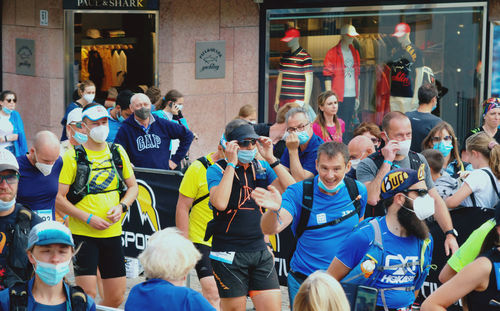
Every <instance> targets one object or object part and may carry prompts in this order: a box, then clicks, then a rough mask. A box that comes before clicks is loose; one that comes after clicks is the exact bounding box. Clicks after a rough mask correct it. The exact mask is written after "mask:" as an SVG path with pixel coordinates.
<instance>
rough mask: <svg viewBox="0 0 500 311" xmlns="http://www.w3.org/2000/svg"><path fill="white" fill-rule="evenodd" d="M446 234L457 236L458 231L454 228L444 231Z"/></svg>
mask: <svg viewBox="0 0 500 311" xmlns="http://www.w3.org/2000/svg"><path fill="white" fill-rule="evenodd" d="M448 234H453V235H454V236H455V238H458V232H457V230H456V229H455V228H453V229H451V230H448V231H446V232H445V233H444V235H445V236H447V235H448Z"/></svg>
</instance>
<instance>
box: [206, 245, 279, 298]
mask: <svg viewBox="0 0 500 311" xmlns="http://www.w3.org/2000/svg"><path fill="white" fill-rule="evenodd" d="M211 261H212V267H213V270H214V277H215V281H216V283H217V288H218V289H219V296H220V298H233V297H241V296H246V295H250V296H252V291H261V290H269V289H278V290H279V288H280V284H279V281H278V275H277V274H276V270H275V269H274V258H273V256H272V255H271V253H270V252H269V251H268V250H262V251H256V252H236V254H235V255H234V259H233V262H232V263H231V264H228V263H224V262H222V261H217V260H214V259H212V260H211Z"/></svg>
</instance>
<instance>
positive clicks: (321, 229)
mask: <svg viewBox="0 0 500 311" xmlns="http://www.w3.org/2000/svg"><path fill="white" fill-rule="evenodd" d="M348 159H349V154H348V152H347V147H346V145H344V144H342V143H338V142H327V143H324V144H322V145H321V146H320V147H319V148H318V158H317V160H316V168H317V170H318V176H317V177H313V178H311V179H307V180H304V181H301V182H298V183H296V184H294V185H291V186H290V187H288V188H287V190H286V191H285V193H283V197H281V195H280V194H279V192H277V191H275V190H272V189H269V190H265V189H262V188H258V189H256V190H255V191H254V192H253V193H252V197H253V198H254V199H255V201H256V202H257V204H259V205H260V206H262V207H265V208H267V212H266V213H265V214H264V215H263V216H262V221H261V227H262V232H264V234H269V235H271V234H276V233H279V232H282V231H283V230H284V229H285V228H286V227H287V226H288V225H290V224H291V228H292V232H293V234H294V236H295V239H296V240H297V246H296V249H295V252H294V254H293V257H292V259H291V262H290V269H291V271H289V273H288V293H289V296H290V306H291V307H292V305H293V300H294V298H295V295H296V294H297V291H298V290H299V287H300V285H301V284H302V283H303V282H304V280H305V279H306V278H307V276H308V275H310V274H311V273H313V272H314V271H316V270H325V269H327V268H328V265H329V264H330V262H331V261H332V259H333V257H334V256H335V253H336V249H337V248H336V245H338V244H339V243H340V241H341V240H343V239H344V238H345V235H347V234H348V233H350V232H351V231H352V229H353V228H354V227H355V226H356V225H357V224H358V222H359V220H360V219H361V218H362V217H363V215H364V207H365V205H366V199H367V193H366V187H365V186H364V185H363V184H362V183H360V182H356V181H354V180H353V179H351V178H349V177H345V174H346V173H347V172H348V171H349V168H350V164H349V162H348V161H349V160H348ZM311 197H312V199H309V200H308V199H307V198H311ZM311 200H312V201H311ZM303 207H305V208H303Z"/></svg>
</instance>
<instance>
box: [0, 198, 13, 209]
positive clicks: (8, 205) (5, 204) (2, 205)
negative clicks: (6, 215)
mask: <svg viewBox="0 0 500 311" xmlns="http://www.w3.org/2000/svg"><path fill="white" fill-rule="evenodd" d="M14 204H16V198H13V199H12V200H11V201H8V202H5V201H2V200H0V212H5V211H8V210H9V209H10V208H12V206H14Z"/></svg>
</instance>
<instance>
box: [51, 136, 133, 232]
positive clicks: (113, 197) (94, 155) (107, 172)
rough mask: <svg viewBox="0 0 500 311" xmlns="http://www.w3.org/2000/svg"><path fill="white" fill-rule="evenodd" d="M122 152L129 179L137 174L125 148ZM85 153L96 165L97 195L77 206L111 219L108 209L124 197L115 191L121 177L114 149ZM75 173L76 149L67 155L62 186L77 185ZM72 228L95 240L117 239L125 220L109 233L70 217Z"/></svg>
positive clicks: (93, 182)
mask: <svg viewBox="0 0 500 311" xmlns="http://www.w3.org/2000/svg"><path fill="white" fill-rule="evenodd" d="M118 151H119V152H120V155H121V158H122V161H123V178H124V179H127V178H129V177H130V176H132V174H133V171H132V166H131V165H130V160H129V158H128V155H127V153H126V152H125V150H124V149H123V147H122V146H118ZM85 152H86V153H87V158H88V160H89V161H90V162H91V163H92V164H91V168H92V169H91V172H90V182H89V185H88V186H89V190H90V192H91V193H92V192H94V193H95V194H88V195H86V196H85V197H84V198H83V199H82V200H81V201H80V202H78V203H76V205H75V206H76V207H77V208H79V209H81V210H82V211H85V212H87V213H90V214H92V215H95V216H99V217H101V218H102V219H104V220H108V218H107V212H108V210H109V209H110V208H111V207H113V206H116V205H118V204H120V194H119V193H118V191H113V190H115V189H118V176H117V172H116V171H115V170H114V168H113V166H112V160H111V150H110V149H109V147H108V146H107V145H106V148H105V149H104V150H101V151H92V150H89V149H86V148H85ZM75 174H76V154H75V149H74V148H71V149H69V150H68V151H66V153H65V154H64V156H63V167H62V169H61V174H60V175H59V183H61V184H65V185H71V184H73V182H74V181H75ZM96 192H100V193H96ZM69 229H70V230H71V232H72V233H73V234H77V235H83V236H88V237H95V238H108V237H116V236H120V235H121V234H122V226H121V221H118V222H116V223H114V224H112V225H111V226H109V227H108V228H107V229H105V230H98V229H94V228H93V227H92V226H90V225H88V224H87V223H86V222H85V221H81V220H79V219H76V218H74V217H70V218H69Z"/></svg>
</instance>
